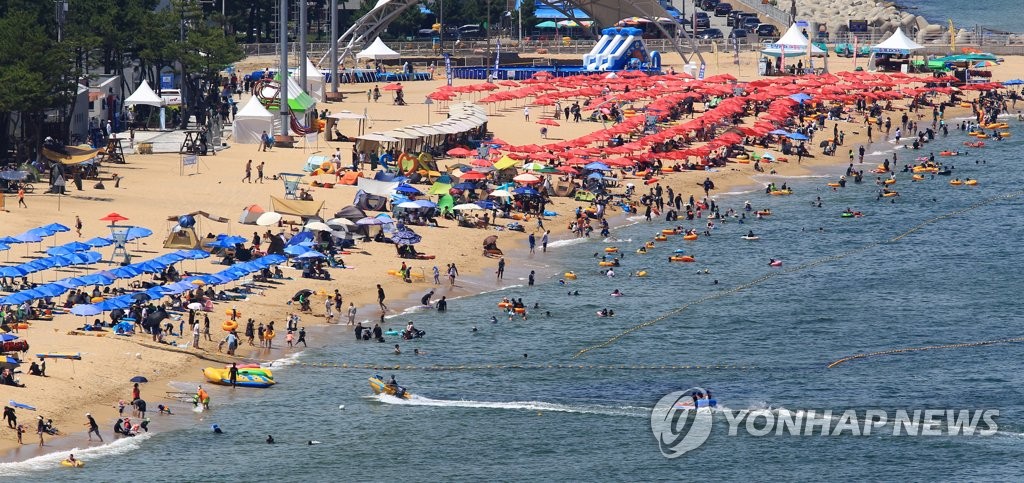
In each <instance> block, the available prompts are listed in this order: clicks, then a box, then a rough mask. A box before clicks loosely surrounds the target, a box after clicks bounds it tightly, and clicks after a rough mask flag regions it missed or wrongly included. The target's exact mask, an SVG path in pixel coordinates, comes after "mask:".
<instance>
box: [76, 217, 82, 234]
mask: <svg viewBox="0 0 1024 483" xmlns="http://www.w3.org/2000/svg"><path fill="white" fill-rule="evenodd" d="M75 233H76V234H78V238H82V219H81V218H79V217H78V215H75Z"/></svg>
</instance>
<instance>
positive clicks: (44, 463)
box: [0, 433, 154, 477]
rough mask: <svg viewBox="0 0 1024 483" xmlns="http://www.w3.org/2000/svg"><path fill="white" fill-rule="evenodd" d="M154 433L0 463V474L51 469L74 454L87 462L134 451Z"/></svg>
mask: <svg viewBox="0 0 1024 483" xmlns="http://www.w3.org/2000/svg"><path fill="white" fill-rule="evenodd" d="M153 434H154V433H143V434H141V435H139V436H135V437H133V438H121V439H117V440H114V441H111V442H109V443H107V444H104V445H100V446H89V447H86V448H72V449H69V450H62V451H58V452H54V453H48V454H44V455H40V456H36V457H35V458H30V459H27V460H25V461H19V462H15V463H0V474H2V475H4V476H6V477H12V476H25V475H28V474H30V473H33V472H38V471H53V469H54V468H57V467H59V465H60V462H61V461H62V460H64V459H65V458H67V457H68V454H74V455H75V458H76V459H79V460H82V461H85V462H86V465H87V467H88V464H89V462H90V461H93V460H96V459H99V458H106V457H110V456H117V455H122V454H125V453H127V452H129V451H134V450H136V449H139V448H140V447H141V446H142V443H143V441H145V440H147V439H149V438H151V437H152V436H153Z"/></svg>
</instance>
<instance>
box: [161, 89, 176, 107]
mask: <svg viewBox="0 0 1024 483" xmlns="http://www.w3.org/2000/svg"><path fill="white" fill-rule="evenodd" d="M160 98H161V99H163V100H164V105H166V106H180V105H181V91H180V90H178V89H162V90H160Z"/></svg>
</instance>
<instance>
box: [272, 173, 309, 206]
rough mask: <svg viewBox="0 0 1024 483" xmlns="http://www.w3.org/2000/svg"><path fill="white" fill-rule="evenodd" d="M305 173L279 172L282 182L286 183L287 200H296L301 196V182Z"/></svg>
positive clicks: (285, 196) (285, 194) (278, 175)
mask: <svg viewBox="0 0 1024 483" xmlns="http://www.w3.org/2000/svg"><path fill="white" fill-rule="evenodd" d="M303 176H305V175H304V174H297V173H278V174H277V177H278V178H281V182H282V183H284V198H285V199H286V200H294V199H298V197H299V182H301V181H302V177H303Z"/></svg>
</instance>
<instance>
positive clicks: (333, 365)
mask: <svg viewBox="0 0 1024 483" xmlns="http://www.w3.org/2000/svg"><path fill="white" fill-rule="evenodd" d="M290 366H302V367H321V368H330V369H354V370H367V369H371V370H379V371H438V372H445V371H488V370H549V369H571V370H614V371H621V370H642V371H651V370H753V369H757V367H755V366H747V365H737V364H709V365H699V364H691V365H679V364H599V365H595V364H587V365H584V364H543V363H542V364H459V365H437V364H432V365H428V366H418V365H415V364H349V363H344V362H295V363H291V364H289V365H288V367H290Z"/></svg>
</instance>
